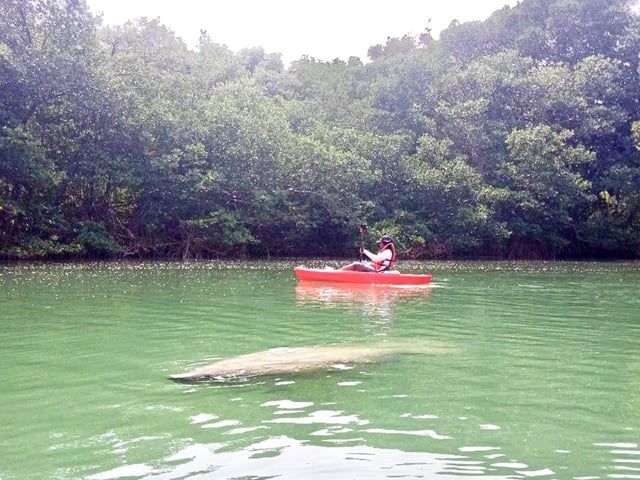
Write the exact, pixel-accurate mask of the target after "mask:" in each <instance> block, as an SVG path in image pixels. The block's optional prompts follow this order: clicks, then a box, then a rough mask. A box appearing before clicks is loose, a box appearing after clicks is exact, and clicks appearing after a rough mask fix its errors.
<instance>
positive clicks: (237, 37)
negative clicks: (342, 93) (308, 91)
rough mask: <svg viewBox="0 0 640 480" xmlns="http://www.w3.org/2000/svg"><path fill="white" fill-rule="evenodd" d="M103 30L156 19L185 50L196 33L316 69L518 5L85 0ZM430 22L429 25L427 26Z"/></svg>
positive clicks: (406, 0)
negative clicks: (311, 61) (305, 61)
mask: <svg viewBox="0 0 640 480" xmlns="http://www.w3.org/2000/svg"><path fill="white" fill-rule="evenodd" d="M87 3H88V5H89V8H90V10H91V12H92V13H93V14H100V13H102V14H103V16H104V22H103V23H104V24H110V25H119V24H122V23H124V22H126V21H127V20H133V19H135V18H138V17H143V16H144V17H147V18H149V19H153V18H160V21H161V22H162V23H163V24H164V25H166V26H167V27H169V28H170V29H171V30H173V32H175V34H176V35H177V36H179V37H181V38H182V39H183V40H184V41H185V42H186V43H187V45H188V46H189V47H191V48H193V47H195V46H196V44H197V40H198V37H199V35H200V30H206V31H207V32H208V33H209V35H210V37H211V39H212V40H213V41H214V42H216V43H222V44H225V45H227V46H228V47H229V48H230V49H231V50H233V51H234V52H237V51H239V50H240V49H242V48H247V47H257V46H260V47H263V48H264V49H265V51H266V52H267V53H281V54H282V59H283V61H284V63H285V65H288V64H289V63H290V62H292V61H294V60H297V59H299V58H300V57H301V56H303V55H309V56H311V57H314V58H316V59H317V60H322V61H331V60H333V59H334V58H340V59H342V60H347V59H348V58H349V57H350V56H356V57H360V58H361V59H362V60H363V61H366V60H367V50H368V49H369V47H370V46H372V45H376V44H379V43H385V41H386V39H387V37H402V36H403V35H412V36H416V35H419V34H421V33H423V32H424V31H425V28H427V27H430V28H431V29H432V34H433V35H434V36H435V37H437V35H438V33H439V32H440V31H441V30H443V29H444V28H446V27H447V26H448V25H449V24H450V23H451V21H453V20H458V21H460V22H466V21H470V20H485V19H486V18H487V17H489V15H491V13H493V12H494V11H495V10H498V9H500V8H502V7H504V6H505V5H509V6H515V5H516V4H517V3H518V1H517V0H386V1H382V0H322V1H318V0H223V1H219V0H87ZM429 20H430V21H429Z"/></svg>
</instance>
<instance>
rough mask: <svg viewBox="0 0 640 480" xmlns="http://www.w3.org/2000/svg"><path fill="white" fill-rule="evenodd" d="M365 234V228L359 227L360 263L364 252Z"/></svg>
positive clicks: (363, 226) (364, 226)
mask: <svg viewBox="0 0 640 480" xmlns="http://www.w3.org/2000/svg"><path fill="white" fill-rule="evenodd" d="M366 234H367V226H366V225H364V224H362V225H360V261H362V255H363V252H364V237H365V235H366Z"/></svg>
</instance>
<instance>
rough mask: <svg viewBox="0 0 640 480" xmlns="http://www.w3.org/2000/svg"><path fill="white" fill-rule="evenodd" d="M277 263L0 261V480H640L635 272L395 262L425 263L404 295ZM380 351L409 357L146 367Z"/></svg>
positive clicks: (639, 277) (639, 318)
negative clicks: (272, 371)
mask: <svg viewBox="0 0 640 480" xmlns="http://www.w3.org/2000/svg"><path fill="white" fill-rule="evenodd" d="M328 263H329V264H333V265H334V266H335V265H337V263H335V262H333V263H332V262H328ZM322 264H324V263H322ZM293 266H294V265H293V263H275V262H273V263H258V262H256V263H224V262H202V263H200V262H198V263H122V264H113V263H86V264H19V265H5V266H0V302H1V305H2V306H1V310H0V334H1V336H0V342H1V350H0V367H1V368H2V371H3V373H4V378H3V385H2V389H1V390H0V400H1V404H2V408H1V409H0V442H1V445H0V446H1V448H2V455H1V456H0V479H1V480H18V479H20V480H23V479H24V480H29V479H43V478H51V479H65V480H66V479H78V478H84V479H93V480H99V479H125V478H126V479H132V478H134V479H137V478H139V479H154V480H156V479H167V480H168V479H185V478H189V479H218V478H225V479H226V478H229V479H231V478H234V479H239V478H255V479H257V478H265V479H266V478H280V479H299V478H310V479H319V478H322V479H325V478H367V479H369V478H373V479H378V478H380V479H382V478H435V479H462V478H469V477H471V476H472V477H474V478H480V479H485V480H486V479H497V478H501V479H524V478H532V477H533V478H549V479H551V478H558V479H605V478H606V479H609V478H618V479H620V478H623V479H624V478H628V479H638V478H640V446H639V443H640V341H639V340H640V315H639V314H638V312H639V311H640V300H639V297H638V294H637V289H638V286H639V285H640V269H639V268H638V267H639V266H640V265H639V264H638V263H411V264H409V263H405V264H404V265H399V266H400V268H404V269H405V270H407V271H408V270H411V271H416V272H417V271H423V272H431V273H433V274H434V282H433V285H432V286H431V287H430V288H421V289H402V288H380V287H362V286H360V287H355V286H352V287H341V288H338V287H337V286H331V285H322V284H319V285H316V284H300V283H298V282H297V281H296V279H295V277H294V275H293V271H292V267H293ZM389 342H411V343H415V344H420V345H423V346H424V347H425V353H414V354H400V355H396V356H393V357H392V358H390V359H388V360H386V361H381V362H377V363H367V364H362V365H357V366H356V367H355V368H352V369H344V370H338V371H322V372H315V373H311V374H305V375H283V376H279V377H260V378H254V379H250V380H247V381H236V382H230V383H229V382H228V383H218V382H206V383H199V384H193V385H184V384H178V383H174V382H171V381H169V380H167V376H168V375H170V374H173V373H182V372H186V371H188V370H191V369H194V368H197V367H199V366H203V365H206V364H208V363H211V362H213V361H215V360H217V359H223V358H229V357H232V356H236V355H242V354H246V353H252V352H257V351H261V350H268V349H270V348H274V347H296V346H325V345H344V346H348V345H369V346H376V345H380V344H387V343H389ZM445 344H446V345H450V346H453V347H454V348H452V349H451V350H450V351H446V352H442V351H440V350H438V349H437V348H433V349H432V350H430V346H438V345H445Z"/></svg>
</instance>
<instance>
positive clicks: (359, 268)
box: [340, 262, 375, 272]
mask: <svg viewBox="0 0 640 480" xmlns="http://www.w3.org/2000/svg"><path fill="white" fill-rule="evenodd" d="M340 270H352V271H355V272H375V269H374V268H373V267H371V266H369V265H367V264H366V263H362V262H353V263H350V264H349V265H345V266H344V267H342V268H341V269H340Z"/></svg>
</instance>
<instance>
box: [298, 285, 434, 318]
mask: <svg viewBox="0 0 640 480" xmlns="http://www.w3.org/2000/svg"><path fill="white" fill-rule="evenodd" d="M430 294H431V287H427V286H411V287H408V286H394V285H370V284H359V283H339V284H338V283H327V282H300V283H298V284H297V285H296V301H297V303H298V305H322V306H327V307H342V308H349V309H353V308H358V309H360V310H363V311H364V312H365V313H368V314H373V315H379V316H383V317H390V316H391V314H392V309H393V306H394V304H395V303H396V302H397V301H398V300H399V299H425V298H427V297H428V296H429V295H430Z"/></svg>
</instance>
